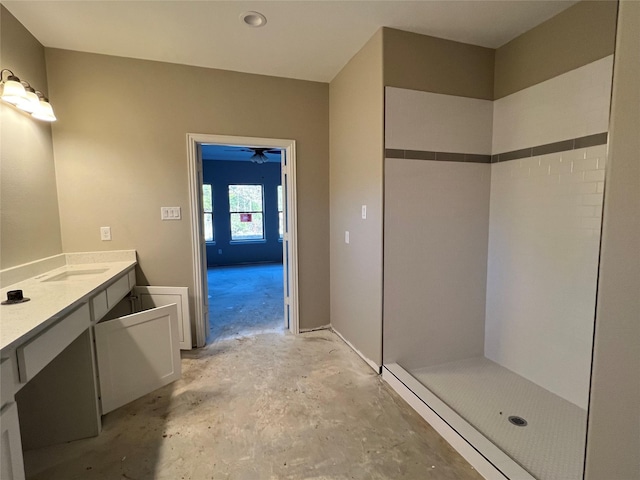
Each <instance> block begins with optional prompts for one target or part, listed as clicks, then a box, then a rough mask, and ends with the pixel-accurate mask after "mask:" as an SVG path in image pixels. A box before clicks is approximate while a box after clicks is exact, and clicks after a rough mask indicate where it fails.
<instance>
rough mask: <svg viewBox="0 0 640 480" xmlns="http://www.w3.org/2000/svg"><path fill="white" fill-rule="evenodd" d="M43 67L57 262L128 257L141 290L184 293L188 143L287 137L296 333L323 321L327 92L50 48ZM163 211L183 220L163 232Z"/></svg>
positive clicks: (295, 83)
mask: <svg viewBox="0 0 640 480" xmlns="http://www.w3.org/2000/svg"><path fill="white" fill-rule="evenodd" d="M46 58H47V67H48V72H49V84H50V89H51V96H52V98H55V101H56V109H57V115H58V119H59V120H58V122H57V123H56V124H55V126H54V144H55V158H56V170H57V178H58V192H59V201H60V222H61V227H62V242H63V248H64V251H65V252H73V251H90V250H117V249H125V248H135V249H136V250H137V251H138V259H139V265H140V270H139V274H141V275H140V278H139V281H141V282H143V283H146V284H151V285H179V286H188V287H193V272H192V259H191V228H190V221H189V216H190V213H189V193H188V181H187V149H186V134H187V133H209V134H220V135H238V136H251V137H266V138H287V139H294V140H296V141H297V175H298V178H297V181H298V235H299V270H300V290H299V292H300V326H301V328H312V327H316V326H320V325H326V324H327V323H329V308H328V304H329V267H328V263H329V245H328V231H329V209H328V203H329V158H328V157H329V151H328V144H329V142H328V128H329V127H328V121H329V112H328V93H329V92H328V85H327V84H322V83H315V82H305V81H299V80H289V79H284V78H276V77H268V76H259V75H250V74H243V73H235V72H229V71H222V70H214V69H206V68H197V67H189V66H183V65H176V64H168V63H161V62H151V61H144V60H135V59H126V58H120V57H112V56H104V55H95V54H87V53H80V52H72V51H65V50H57V49H47V52H46ZM161 206H180V207H182V212H183V219H182V221H165V222H162V221H161V220H160V207H161ZM100 226H110V227H111V231H112V237H113V240H112V241H110V242H102V241H100V235H99V227H100Z"/></svg>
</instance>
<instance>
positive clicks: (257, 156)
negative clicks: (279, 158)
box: [249, 152, 269, 164]
mask: <svg viewBox="0 0 640 480" xmlns="http://www.w3.org/2000/svg"><path fill="white" fill-rule="evenodd" d="M249 160H251V161H252V162H253V163H258V164H261V163H266V162H268V161H269V159H268V158H267V156H266V155H265V154H264V153H262V152H256V153H254V154H253V155H252V156H251V158H250V159H249Z"/></svg>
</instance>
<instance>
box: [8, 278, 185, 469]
mask: <svg viewBox="0 0 640 480" xmlns="http://www.w3.org/2000/svg"><path fill="white" fill-rule="evenodd" d="M135 283H136V281H135V270H134V268H133V267H132V268H130V269H128V270H126V271H124V272H122V273H121V274H119V275H117V276H116V277H114V278H112V279H110V280H109V281H107V282H105V283H104V284H103V285H102V286H100V287H99V288H98V289H97V290H95V291H94V292H93V293H92V294H91V295H90V296H89V297H88V298H86V299H84V300H81V301H80V302H79V305H76V306H75V309H74V310H72V311H71V313H68V314H66V315H65V316H64V317H63V318H61V319H60V320H58V321H56V322H55V323H54V324H53V325H52V326H50V327H49V328H47V329H46V330H44V331H43V332H41V333H40V334H38V335H36V336H34V337H33V338H32V339H30V340H29V341H28V342H27V343H25V344H23V345H20V346H19V347H18V349H17V354H16V358H17V360H18V361H19V362H20V382H21V384H20V387H21V389H20V391H19V392H18V393H17V394H16V401H17V404H18V411H19V418H20V430H19V433H20V434H21V436H22V447H23V449H25V450H28V449H33V448H40V447H44V446H48V445H54V444H57V443H62V442H67V441H71V440H77V439H81V438H88V437H92V436H96V435H98V434H99V433H100V431H101V428H102V420H101V416H102V415H105V414H106V413H108V412H110V411H112V410H114V409H116V408H118V407H120V406H122V405H125V404H126V403H129V402H131V401H133V400H135V399H137V398H139V397H142V396H144V395H146V394H147V393H150V392H152V391H153V390H155V389H157V388H160V387H162V386H164V385H167V384H169V383H171V382H173V381H175V380H177V379H179V378H180V376H181V365H180V335H179V330H180V329H179V309H178V306H177V305H176V303H175V299H173V300H172V301H169V300H171V299H170V298H165V299H164V300H165V302H164V303H168V304H167V305H162V306H158V307H156V306H155V305H154V304H153V303H149V302H145V304H144V306H143V305H139V306H138V307H137V308H136V309H140V310H142V311H140V312H137V313H133V314H125V315H120V314H119V313H117V312H120V313H123V312H122V310H124V311H126V312H127V313H128V312H130V311H131V309H130V308H129V307H130V304H131V305H134V302H129V301H128V299H126V298H125V297H127V296H128V295H129V292H131V291H133V295H134V298H135V295H136V294H137V293H138V290H137V289H138V288H143V289H144V288H153V287H136V285H135ZM156 288H158V287H156ZM167 288H168V287H167ZM184 290H185V292H184V301H185V302H186V299H187V293H186V290H187V289H186V288H185V289H184ZM123 299H124V301H123ZM159 302H160V303H162V299H160V300H159ZM181 303H182V302H181ZM143 308H144V309H143ZM182 310H183V306H182V305H181V307H180V312H182ZM186 318H187V321H188V318H189V317H188V311H187V317H186ZM3 443H4V441H3ZM1 478H2V479H3V480H4V477H1ZM9 478H10V477H9Z"/></svg>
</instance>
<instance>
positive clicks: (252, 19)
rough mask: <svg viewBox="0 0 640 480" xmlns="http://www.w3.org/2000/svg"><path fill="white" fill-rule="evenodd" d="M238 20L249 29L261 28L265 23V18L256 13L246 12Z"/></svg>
mask: <svg viewBox="0 0 640 480" xmlns="http://www.w3.org/2000/svg"><path fill="white" fill-rule="evenodd" d="M240 19H241V20H242V21H243V22H244V23H246V24H247V25H249V26H250V27H254V28H258V27H263V26H264V25H265V24H266V23H267V18H266V17H265V16H264V15H262V14H261V13H258V12H246V13H243V14H242V15H240Z"/></svg>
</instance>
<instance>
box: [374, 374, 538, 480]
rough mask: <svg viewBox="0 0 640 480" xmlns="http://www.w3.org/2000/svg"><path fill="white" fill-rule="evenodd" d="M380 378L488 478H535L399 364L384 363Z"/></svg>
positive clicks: (513, 479) (494, 479)
mask: <svg viewBox="0 0 640 480" xmlns="http://www.w3.org/2000/svg"><path fill="white" fill-rule="evenodd" d="M382 379H383V380H384V381H386V382H387V383H388V384H389V386H390V387H391V388H393V389H394V390H395V391H396V393H398V394H399V395H400V396H401V397H402V399H403V400H404V401H406V402H407V403H408V404H409V405H410V406H411V408H413V409H414V410H415V411H416V412H417V413H418V414H419V415H420V416H421V417H422V418H424V419H425V420H426V421H427V422H428V423H429V424H430V425H431V426H432V427H433V428H434V430H435V431H436V432H438V433H439V434H440V435H441V436H442V438H444V439H445V440H446V441H447V442H448V443H449V444H450V445H451V446H452V447H453V448H454V449H455V450H456V451H457V452H458V453H459V454H460V455H462V456H463V457H464V458H465V460H467V462H469V463H470V464H471V466H473V468H475V469H476V470H477V471H478V473H480V475H482V476H483V477H484V478H486V479H487V480H535V478H534V477H533V476H531V475H530V474H529V472H527V471H526V470H524V469H523V468H522V467H521V466H520V465H518V464H517V463H516V462H514V461H513V460H512V459H511V458H510V457H509V456H507V455H506V454H505V453H504V452H503V451H502V450H500V449H499V448H498V447H496V446H495V445H494V444H493V443H491V442H490V441H489V440H488V439H487V438H486V437H485V436H484V435H482V434H481V433H480V432H479V431H478V430H476V429H475V428H474V427H473V426H472V425H470V424H469V423H468V422H467V421H466V420H464V419H463V418H462V417H460V415H458V414H457V413H456V412H455V411H454V410H452V409H451V408H449V407H448V406H447V405H446V404H445V403H444V402H443V401H442V400H440V399H439V398H438V397H437V396H435V395H434V394H433V393H431V391H429V389H427V388H426V387H425V386H424V385H422V384H421V383H420V382H418V381H417V380H416V379H415V378H413V377H412V376H411V375H410V374H409V373H407V372H406V371H405V370H404V369H403V368H402V367H401V366H399V365H398V364H395V363H393V364H389V365H384V367H383V368H382ZM445 419H446V420H445Z"/></svg>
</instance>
